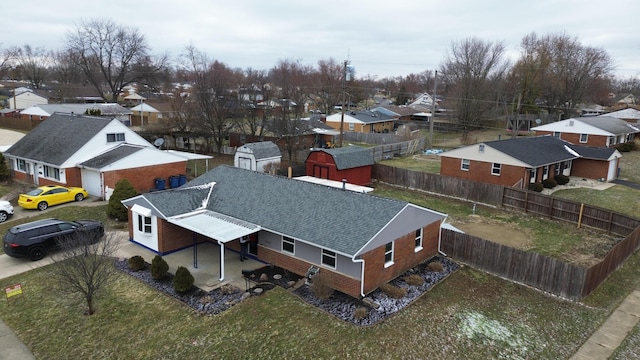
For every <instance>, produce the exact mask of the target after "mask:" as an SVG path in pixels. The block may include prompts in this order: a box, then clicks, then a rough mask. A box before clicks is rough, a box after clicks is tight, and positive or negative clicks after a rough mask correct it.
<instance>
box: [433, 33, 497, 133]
mask: <svg viewBox="0 0 640 360" xmlns="http://www.w3.org/2000/svg"><path fill="white" fill-rule="evenodd" d="M503 56H504V45H503V44H502V43H501V42H496V43H493V42H485V41H482V40H480V39H477V38H470V39H466V40H463V41H460V42H459V43H453V44H452V46H451V52H450V53H449V54H448V56H447V59H446V60H445V62H444V64H443V65H442V68H441V73H442V80H443V81H442V83H443V85H444V88H445V91H446V92H447V97H448V98H450V99H452V100H454V101H455V103H456V110H457V118H458V121H459V124H460V125H461V126H462V128H463V133H464V134H465V135H464V136H465V137H466V134H467V132H468V131H469V130H472V129H474V128H476V127H477V126H479V124H480V122H481V121H482V120H484V117H485V114H486V112H487V111H488V110H489V109H490V108H491V107H492V106H493V105H494V100H495V98H496V93H495V91H494V90H495V89H497V88H499V87H500V86H499V85H500V83H501V82H502V81H503V78H504V74H505V71H506V69H507V63H506V62H505V61H504V60H503Z"/></svg>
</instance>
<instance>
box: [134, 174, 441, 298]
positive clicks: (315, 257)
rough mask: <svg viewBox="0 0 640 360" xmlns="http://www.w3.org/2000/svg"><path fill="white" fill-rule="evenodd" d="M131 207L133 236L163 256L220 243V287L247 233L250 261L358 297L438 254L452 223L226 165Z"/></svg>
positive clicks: (416, 209) (397, 204)
mask: <svg viewBox="0 0 640 360" xmlns="http://www.w3.org/2000/svg"><path fill="white" fill-rule="evenodd" d="M123 204H124V205H125V206H127V208H128V209H129V237H130V239H131V240H132V241H133V242H135V243H138V244H140V245H142V246H144V247H146V248H148V249H151V250H152V251H154V252H156V253H158V254H167V253H171V252H173V251H177V250H180V249H183V248H186V247H190V246H194V244H197V243H199V242H205V241H206V242H212V243H214V244H217V245H218V246H219V248H220V259H221V261H220V281H223V280H224V268H225V266H224V262H225V260H224V259H225V249H230V250H232V251H238V250H239V247H240V245H239V238H240V237H242V236H245V235H248V236H250V239H251V241H250V246H249V253H250V254H251V255H250V256H251V257H253V258H255V259H257V260H260V261H263V262H266V263H269V264H273V265H275V266H279V267H282V268H284V269H286V270H288V271H291V272H294V273H296V274H299V275H303V276H304V275H305V274H307V273H308V272H309V271H310V270H311V271H313V269H315V270H317V271H319V272H321V273H325V274H326V275H327V277H328V278H330V279H331V280H330V281H331V284H332V287H333V288H334V289H336V290H339V291H341V292H343V293H345V294H348V295H350V296H353V297H362V296H365V295H366V294H368V293H370V292H371V291H373V290H375V289H376V288H378V287H379V286H380V285H381V284H383V283H386V282H388V281H390V280H392V279H394V278H395V277H397V276H399V275H401V274H403V273H404V272H406V271H407V270H408V269H410V268H412V267H414V266H415V265H417V264H419V263H421V262H424V261H425V260H428V259H430V258H431V257H433V256H434V255H436V254H437V253H438V246H439V239H440V226H441V224H442V223H443V221H444V220H445V218H446V215H445V214H442V213H439V212H436V211H433V210H429V209H426V208H423V207H420V206H417V205H413V204H410V203H407V202H403V201H398V200H393V199H386V198H381V197H377V196H372V195H368V194H364V193H358V192H352V191H345V190H341V189H336V188H332V187H327V186H323V185H317V184H313V183H308V182H304V181H298V180H295V179H291V178H287V177H282V176H275V175H269V174H265V173H260V172H256V171H251V170H246V169H241V168H236V167H232V166H226V165H222V166H218V167H216V168H215V169H213V170H211V171H209V172H207V173H205V174H204V175H202V176H200V177H198V178H196V179H194V180H192V181H190V182H188V183H187V184H185V185H184V186H182V187H179V188H177V189H171V190H165V191H156V192H150V193H146V194H142V195H138V196H136V197H133V198H130V199H127V200H124V201H123ZM196 251H197V248H196Z"/></svg>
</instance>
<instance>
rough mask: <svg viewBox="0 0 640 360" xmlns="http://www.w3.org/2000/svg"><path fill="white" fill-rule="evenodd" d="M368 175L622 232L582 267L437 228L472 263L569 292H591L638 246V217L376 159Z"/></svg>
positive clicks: (445, 246) (447, 248) (450, 251)
mask: <svg viewBox="0 0 640 360" xmlns="http://www.w3.org/2000/svg"><path fill="white" fill-rule="evenodd" d="M373 177H374V178H375V179H376V180H378V181H381V182H384V183H388V184H393V185H397V186H401V187H406V188H409V189H417V190H422V191H426V192H430V193H435V194H441V195H445V196H450V197H455V198H460V199H465V200H467V201H473V202H479V203H484V204H489V205H494V206H498V207H504V208H511V209H517V210H520V211H523V212H525V213H532V214H536V215H540V216H545V217H548V218H550V219H554V220H558V221H565V222H569V223H573V224H576V226H589V227H592V228H596V229H600V230H604V231H606V232H607V233H609V234H616V235H620V236H624V237H625V238H624V239H623V240H621V241H620V242H619V243H618V244H616V245H615V246H614V247H613V248H612V249H611V250H610V251H609V253H607V255H606V256H605V257H604V259H603V260H602V261H600V262H599V263H598V264H596V265H593V266H592V267H590V268H588V269H586V268H583V267H580V266H577V265H573V264H569V263H566V262H563V261H561V260H558V259H554V258H550V257H547V256H542V255H539V254H536V253H531V252H526V251H523V250H519V249H514V248H511V247H508V246H505V245H501V244H497V243H493V242H491V241H488V240H483V239H480V238H477V237H474V236H471V235H467V234H461V233H457V232H454V231H450V230H445V229H443V230H442V241H441V250H442V251H443V252H444V253H446V254H447V255H448V256H450V257H452V258H456V259H460V260H461V261H464V262H466V263H468V264H469V265H471V266H474V267H477V268H479V269H482V270H484V271H487V272H489V273H492V274H496V275H498V276H501V277H504V278H506V279H510V280H513V281H516V282H520V283H523V284H527V285H530V286H533V287H536V288H538V289H541V290H544V291H547V292H550V293H553V294H556V295H559V296H562V297H565V298H568V299H572V300H581V299H582V298H584V297H585V296H587V295H589V294H591V293H592V292H593V291H594V290H595V289H596V288H597V287H598V286H600V284H602V283H603V282H604V281H605V280H606V279H607V277H608V276H609V275H611V273H613V272H614V271H615V270H616V269H618V268H619V267H620V266H621V265H622V264H623V263H624V261H625V260H627V258H629V256H631V255H632V254H633V253H634V252H635V251H637V250H638V248H640V220H638V219H636V218H633V217H630V216H626V215H623V214H619V213H616V212H614V211H611V210H607V209H603V208H599V207H597V206H591V205H585V204H582V203H579V202H576V201H571V200H564V199H558V198H555V197H553V196H550V195H544V194H540V193H537V192H533V191H528V190H523V189H515V188H510V187H505V186H501V185H492V184H486V183H480V182H476V181H470V180H465V179H458V178H451V177H448V176H441V175H438V174H430V173H424V172H420V171H411V170H406V169H399V168H394V167H391V166H387V165H381V164H375V165H374V169H373Z"/></svg>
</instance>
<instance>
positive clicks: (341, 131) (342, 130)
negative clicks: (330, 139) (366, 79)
mask: <svg viewBox="0 0 640 360" xmlns="http://www.w3.org/2000/svg"><path fill="white" fill-rule="evenodd" d="M347 64H349V60H345V61H344V63H343V66H342V106H340V111H341V115H340V139H339V141H338V147H342V138H343V135H344V102H345V97H346V90H345V87H346V80H347Z"/></svg>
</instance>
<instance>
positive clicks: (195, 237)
mask: <svg viewBox="0 0 640 360" xmlns="http://www.w3.org/2000/svg"><path fill="white" fill-rule="evenodd" d="M193 268H194V269H197V268H198V235H196V234H195V233H194V234H193Z"/></svg>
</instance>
